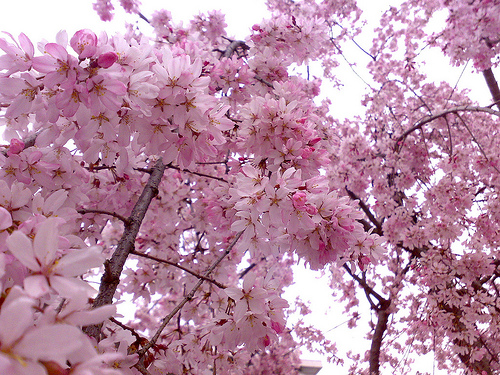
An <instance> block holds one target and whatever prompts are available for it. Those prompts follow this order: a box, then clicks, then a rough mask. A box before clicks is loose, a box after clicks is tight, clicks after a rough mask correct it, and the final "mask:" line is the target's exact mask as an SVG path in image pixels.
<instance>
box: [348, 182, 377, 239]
mask: <svg viewBox="0 0 500 375" xmlns="http://www.w3.org/2000/svg"><path fill="white" fill-rule="evenodd" d="M345 190H346V191H347V194H348V195H349V197H350V198H351V199H352V200H357V201H358V204H359V207H361V209H362V210H363V212H364V213H365V215H366V216H367V217H368V219H369V220H370V221H371V222H372V224H373V225H375V227H376V228H377V230H376V231H375V233H377V234H378V235H379V236H382V235H383V229H382V224H380V222H379V221H378V220H377V218H376V217H375V216H374V215H373V213H372V212H371V211H370V208H369V207H368V206H367V205H366V204H365V202H363V201H362V200H361V199H360V198H359V197H358V196H357V195H356V194H354V193H353V192H352V191H351V190H349V189H348V188H347V187H346V188H345Z"/></svg>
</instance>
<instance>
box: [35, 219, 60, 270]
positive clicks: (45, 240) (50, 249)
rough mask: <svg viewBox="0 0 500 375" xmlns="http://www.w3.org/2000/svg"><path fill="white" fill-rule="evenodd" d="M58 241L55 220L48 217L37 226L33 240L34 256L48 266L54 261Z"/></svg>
mask: <svg viewBox="0 0 500 375" xmlns="http://www.w3.org/2000/svg"><path fill="white" fill-rule="evenodd" d="M58 243H59V234H58V230H57V220H55V219H54V218H48V219H47V220H45V221H44V222H43V223H42V224H40V226H39V227H38V228H37V232H36V236H35V240H34V241H33V250H34V252H35V256H36V257H37V259H38V260H39V261H40V262H41V263H42V266H43V265H45V266H48V265H51V264H52V263H53V262H54V260H55V258H56V251H57V247H58Z"/></svg>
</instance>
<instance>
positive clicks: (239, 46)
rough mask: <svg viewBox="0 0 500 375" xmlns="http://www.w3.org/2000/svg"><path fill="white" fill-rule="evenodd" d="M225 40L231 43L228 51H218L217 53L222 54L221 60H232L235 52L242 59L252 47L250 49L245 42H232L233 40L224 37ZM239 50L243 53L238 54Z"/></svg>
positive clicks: (227, 48)
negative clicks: (224, 58)
mask: <svg viewBox="0 0 500 375" xmlns="http://www.w3.org/2000/svg"><path fill="white" fill-rule="evenodd" d="M223 38H224V39H226V40H228V41H229V45H228V46H227V47H226V49H225V50H224V51H221V50H216V51H217V52H220V54H221V56H220V58H221V59H222V58H223V57H226V58H228V59H230V58H231V57H232V56H233V54H234V53H235V52H236V54H237V55H238V57H241V56H243V55H244V54H245V52H246V51H248V50H249V49H250V47H248V46H247V44H246V43H245V42H244V41H243V40H231V39H229V38H226V37H223ZM238 50H241V51H242V52H241V53H240V52H238Z"/></svg>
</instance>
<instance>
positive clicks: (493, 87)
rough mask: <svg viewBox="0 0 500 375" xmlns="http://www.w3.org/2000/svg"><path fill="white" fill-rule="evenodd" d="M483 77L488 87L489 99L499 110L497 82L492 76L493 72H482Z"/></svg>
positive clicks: (499, 92)
mask: <svg viewBox="0 0 500 375" xmlns="http://www.w3.org/2000/svg"><path fill="white" fill-rule="evenodd" d="M483 77H484V79H485V80H486V84H487V85H488V89H489V90H490V93H491V97H492V98H493V104H495V105H496V106H497V108H498V109H500V89H499V88H498V82H497V80H496V79H495V75H494V74H493V70H491V68H489V69H486V70H484V71H483Z"/></svg>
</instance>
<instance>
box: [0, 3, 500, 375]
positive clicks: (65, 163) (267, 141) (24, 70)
mask: <svg viewBox="0 0 500 375" xmlns="http://www.w3.org/2000/svg"><path fill="white" fill-rule="evenodd" d="M115 5H116V4H115ZM120 6H122V7H123V8H124V9H125V11H127V12H129V13H137V14H138V16H139V15H140V16H141V18H143V19H144V20H147V18H146V17H145V16H144V15H142V14H141V13H140V10H139V7H140V3H139V2H138V1H120ZM268 6H269V8H270V10H271V11H272V12H274V13H273V17H272V18H271V19H269V20H264V21H262V22H261V23H260V24H256V25H254V26H253V27H252V28H251V30H249V36H248V38H247V39H246V40H236V39H234V38H232V37H229V36H228V35H227V33H226V30H225V27H226V22H225V19H224V16H223V14H222V13H221V12H218V11H214V12H209V13H208V14H207V15H203V14H201V15H199V16H197V17H195V19H194V20H193V21H192V22H191V23H189V24H188V25H187V26H186V27H181V26H175V24H174V23H173V22H172V17H171V14H170V12H168V11H167V10H160V11H157V12H155V13H153V15H152V16H151V17H150V20H149V21H148V22H149V23H150V26H151V27H152V29H153V33H154V34H155V35H156V39H150V38H148V37H146V36H145V35H142V34H134V35H132V34H127V35H126V36H123V35H115V36H108V35H106V34H101V35H100V36H97V35H96V34H95V33H94V32H93V31H91V30H87V29H84V30H80V31H78V32H76V33H75V34H74V35H67V34H66V33H65V32H60V33H59V34H58V35H57V36H56V38H55V41H53V42H42V43H39V44H38V45H37V47H38V51H36V48H35V46H34V45H33V42H32V41H31V40H30V39H29V38H28V37H27V36H26V35H24V34H20V35H19V36H17V37H14V36H12V35H10V34H5V36H4V37H2V38H0V52H1V54H0V125H1V126H2V130H3V138H4V141H5V143H4V144H2V145H1V148H2V149H1V152H0V292H1V296H0V373H2V374H3V373H6V374H14V375H62V374H64V375H67V374H75V375H89V374H104V375H107V374H109V375H113V374H116V375H136V374H144V375H161V374H162V375H165V374H205V373H207V371H208V372H209V373H212V374H246V375H251V374H266V373H269V374H270V373H285V372H286V373H288V372H289V373H294V372H296V370H297V366H298V357H299V350H300V349H299V348H298V346H299V344H300V345H303V346H304V347H306V348H308V349H311V350H312V349H314V347H315V346H318V345H319V346H321V348H322V349H320V352H322V353H325V352H328V353H327V354H328V355H329V357H330V358H335V355H336V351H337V350H340V348H339V345H336V344H335V343H332V342H330V341H329V340H328V339H327V338H326V337H325V334H324V333H322V332H320V331H319V330H318V329H316V328H315V327H312V326H309V325H307V324H305V323H304V321H303V320H301V319H299V320H298V322H297V323H295V324H292V323H291V322H290V319H289V318H290V315H291V314H292V313H291V311H292V310H289V309H288V308H289V306H291V305H292V301H287V300H285V299H284V298H283V292H284V290H285V288H287V287H288V286H290V285H291V284H292V283H293V282H294V278H293V274H292V266H293V265H296V264H297V263H300V262H303V263H305V264H306V265H307V266H308V267H309V268H311V269H313V270H321V271H322V272H323V275H324V277H325V278H329V283H330V286H331V288H332V289H333V291H332V292H333V294H336V295H337V297H338V299H339V300H340V301H341V302H342V303H344V304H345V314H346V315H347V316H348V320H347V322H348V326H349V327H350V328H351V327H354V326H356V324H357V322H359V321H360V320H361V319H362V318H363V314H362V313H360V311H359V310H358V306H359V304H360V303H359V298H360V296H361V294H359V293H357V291H356V290H358V291H361V292H362V295H363V297H362V298H366V299H367V302H368V303H369V305H370V308H371V314H372V324H371V331H370V332H369V334H368V339H369V340H371V347H370V349H369V350H368V352H367V353H366V354H365V357H364V358H365V360H363V356H362V355H361V354H360V353H348V354H346V356H345V358H337V359H336V361H337V362H340V363H345V365H346V366H350V371H351V372H352V373H359V374H371V375H372V374H378V373H380V372H381V371H382V370H384V371H392V373H402V374H403V373H409V371H410V369H409V368H407V367H404V368H402V367H401V366H402V365H401V363H402V361H401V356H403V355H405V354H404V353H405V350H406V348H407V347H411V348H413V351H414V352H415V353H417V354H425V353H428V352H430V351H433V352H434V355H435V358H437V359H438V362H439V366H440V367H442V368H446V369H448V370H449V371H452V370H457V369H466V370H467V371H469V372H470V373H474V374H481V375H483V374H486V375H492V374H495V373H498V371H500V359H499V358H498V354H497V353H498V352H500V347H499V344H498V342H499V341H498V337H499V335H500V314H499V311H500V294H499V292H498V290H499V288H500V285H499V284H498V278H499V276H500V261H498V245H499V243H500V235H499V233H500V205H499V203H498V191H497V190H498V189H499V187H498V186H499V183H500V179H499V175H500V170H499V168H500V159H499V156H498V148H499V147H500V144H499V142H500V141H499V139H500V137H498V128H499V125H500V124H499V119H498V117H500V112H498V111H497V110H496V109H495V106H494V105H491V106H487V107H480V106H477V105H475V104H474V103H473V102H472V101H471V100H469V99H468V97H467V93H464V92H460V91H458V90H456V89H455V88H453V87H451V86H450V85H448V84H446V83H433V82H429V81H428V80H427V78H426V76H425V74H424V73H423V72H422V71H421V70H420V66H419V64H418V63H417V60H416V58H417V56H418V55H419V54H420V53H421V52H422V49H425V48H426V45H427V44H428V43H430V44H431V45H437V46H439V47H441V49H442V50H443V51H444V53H445V54H447V55H449V56H451V58H452V61H453V64H463V63H464V62H465V61H468V60H472V61H473V62H474V64H475V67H476V69H478V70H485V74H489V76H488V77H490V79H489V80H488V81H487V82H488V85H489V88H490V91H491V92H492V93H494V92H495V89H496V90H497V91H498V87H496V88H495V87H494V83H493V81H494V80H492V79H491V76H492V75H493V72H492V71H491V69H489V68H490V67H491V66H492V65H495V61H496V60H495V59H496V56H497V52H498V51H497V44H498V43H497V42H498V40H497V39H498V27H497V23H498V22H499V21H498V20H497V15H498V9H497V7H498V4H496V2H494V1H486V0H484V1H473V2H467V3H463V2H459V1H445V2H440V1H416V0H414V1H409V2H405V3H402V4H401V6H400V7H391V8H389V10H388V11H387V12H385V13H384V14H383V15H382V19H381V23H380V26H379V27H378V28H377V29H376V30H375V39H374V41H373V43H372V47H371V48H367V49H365V50H364V52H365V55H369V56H370V57H371V58H370V62H369V63H368V64H367V73H369V74H371V79H372V83H371V87H370V90H368V91H367V93H366V96H365V98H364V100H363V105H364V106H365V113H364V114H363V113H360V114H359V116H358V117H356V118H353V119H348V120H343V121H339V120H336V119H335V118H334V116H335V114H334V113H333V114H331V113H329V104H330V102H328V101H327V100H325V101H323V102H321V104H318V103H319V100H317V99H318V98H319V96H320V91H321V90H320V89H321V88H322V82H321V79H319V78H316V77H309V69H307V72H308V74H307V76H306V77H303V76H301V75H300V74H296V73H294V72H297V71H300V69H296V68H297V67H299V68H302V67H304V66H306V65H307V66H308V64H310V63H312V62H322V63H323V65H322V68H323V69H324V71H323V75H324V76H325V77H326V78H332V79H333V80H334V83H335V84H339V83H340V79H341V77H335V67H336V66H337V65H338V63H337V60H338V56H339V54H342V53H343V52H342V44H343V43H345V42H346V41H349V39H350V38H355V37H356V36H357V35H358V34H359V33H360V32H361V30H362V25H361V21H360V17H361V10H360V9H359V8H358V7H357V5H356V3H355V2H354V1H351V0H346V1H323V2H321V3H317V2H316V1H313V0H304V1H296V2H290V1H285V0H273V1H268ZM94 8H95V9H96V11H97V12H98V14H99V15H100V17H101V18H102V19H103V20H109V19H110V18H111V17H112V11H113V4H112V3H111V1H108V0H106V1H97V2H96V3H95V4H94ZM439 9H445V10H446V11H449V12H450V17H449V18H448V20H447V21H446V23H445V24H444V25H443V30H442V32H441V33H438V34H434V35H432V36H429V35H427V34H426V33H425V31H424V29H425V27H426V26H427V25H428V24H429V18H430V15H432V13H433V12H435V11H437V10H439ZM344 58H345V56H344ZM318 66H319V64H318ZM304 70H306V69H304ZM327 84H328V82H327ZM499 92H500V91H499ZM495 100H496V99H495ZM357 288H358V289H357ZM97 289H98V290H97ZM125 301H127V302H125ZM123 305H128V306H129V308H130V306H132V309H133V314H134V316H133V318H131V319H130V321H127V320H128V318H129V317H124V316H122V315H121V314H122V313H124V312H125V311H124V310H120V308H121V307H122V306H123ZM293 307H294V308H295V311H296V312H297V314H298V315H307V314H308V313H309V312H310V311H309V310H308V307H307V305H305V304H303V303H301V302H300V301H297V302H296V303H294V304H293ZM117 309H118V311H119V312H117ZM365 317H366V315H365ZM401 327H404V328H403V329H402V328H401Z"/></svg>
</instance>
